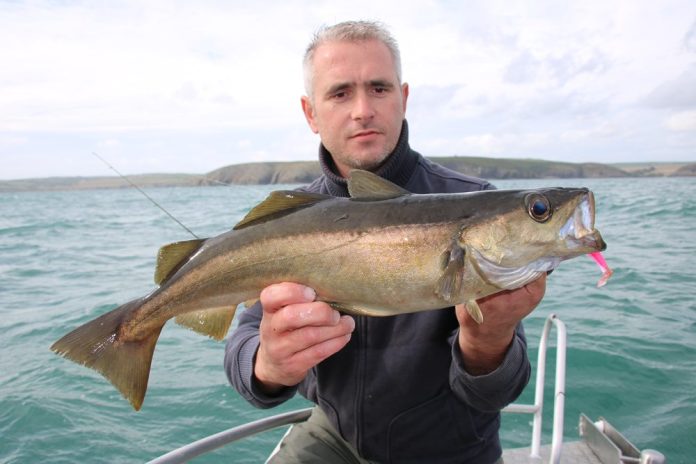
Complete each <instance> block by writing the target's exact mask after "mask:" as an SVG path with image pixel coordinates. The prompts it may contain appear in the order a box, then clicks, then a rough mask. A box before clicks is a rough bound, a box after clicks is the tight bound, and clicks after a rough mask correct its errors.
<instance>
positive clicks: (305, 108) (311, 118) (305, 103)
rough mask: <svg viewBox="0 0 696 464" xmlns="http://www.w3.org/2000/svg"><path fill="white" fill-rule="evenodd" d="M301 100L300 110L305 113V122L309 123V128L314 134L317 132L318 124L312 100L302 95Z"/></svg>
mask: <svg viewBox="0 0 696 464" xmlns="http://www.w3.org/2000/svg"><path fill="white" fill-rule="evenodd" d="M301 102H302V112H303V113H304V115H305V119H306V120H307V124H309V127H310V129H312V132H314V133H315V134H318V133H319V126H317V122H316V115H315V113H314V106H313V105H312V101H311V100H310V98H309V97H307V96H303V97H302V99H301Z"/></svg>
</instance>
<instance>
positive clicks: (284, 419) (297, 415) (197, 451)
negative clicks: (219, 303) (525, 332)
mask: <svg viewBox="0 0 696 464" xmlns="http://www.w3.org/2000/svg"><path fill="white" fill-rule="evenodd" d="M552 325H555V326H556V329H557V331H558V334H557V342H556V382H555V395H554V412H553V435H552V438H551V458H550V461H549V462H550V463H552V464H557V463H559V462H560V460H561V447H562V445H563V413H564V408H565V372H566V328H565V324H564V323H563V321H561V320H560V319H558V317H556V315H555V314H551V315H550V316H549V317H548V318H547V319H546V323H545V324H544V329H543V331H542V334H541V340H540V341H539V355H538V360H537V374H536V384H535V386H534V389H535V390H534V404H511V405H509V406H508V407H506V408H505V409H503V412H508V413H523V414H533V415H534V422H533V426H532V444H531V454H530V457H532V458H538V459H541V455H540V451H541V421H542V412H543V404H544V376H545V373H546V372H545V371H546V351H547V346H548V338H549V332H550V331H551V326H552ZM311 411H312V408H306V409H299V410H297V411H291V412H287V413H283V414H277V415H275V416H271V417H266V418H264V419H259V420H257V421H254V422H249V423H247V424H242V425H240V426H237V427H233V428H231V429H228V430H225V431H223V432H220V433H217V434H215V435H211V436H209V437H205V438H202V439H200V440H198V441H195V442H193V443H189V444H188V445H185V446H182V447H181V448H177V449H175V450H173V451H170V452H169V453H167V454H164V455H162V456H160V457H158V458H155V459H153V460H152V461H149V462H148V464H180V463H185V462H187V461H189V460H190V459H193V458H195V457H196V456H200V455H201V454H205V453H208V452H210V451H213V450H214V449H217V448H220V447H222V446H225V445H228V444H230V443H232V442H235V441H237V440H241V439H242V438H245V437H248V436H251V435H255V434H258V433H261V432H265V431H267V430H271V429H274V428H277V427H282V426H285V425H290V424H294V423H297V422H303V421H305V420H307V418H308V417H309V415H310V413H311Z"/></svg>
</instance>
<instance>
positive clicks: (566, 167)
mask: <svg viewBox="0 0 696 464" xmlns="http://www.w3.org/2000/svg"><path fill="white" fill-rule="evenodd" d="M430 159H431V160H433V161H434V162H436V163H439V164H442V165H444V166H446V167H448V168H450V169H454V170H456V171H459V172H462V173H464V174H467V175H471V176H475V177H482V178H485V179H491V180H501V179H562V178H610V177H641V178H644V177H691V176H696V163H689V162H641V163H616V164H600V163H566V162H559V161H546V160H534V159H505V158H481V157H430ZM319 175H320V169H319V165H318V163H317V162H315V161H294V162H293V161H291V162H266V163H243V164H234V165H229V166H225V167H221V168H219V169H216V170H214V171H211V172H208V173H204V174H185V173H180V174H169V173H159V174H158V173H152V174H137V175H129V176H127V177H128V179H130V180H131V181H132V182H133V183H135V184H136V185H138V186H139V187H145V188H154V187H195V186H215V185H268V184H303V183H308V182H310V181H311V180H313V179H315V178H316V177H318V176H319ZM128 187H131V185H130V184H129V183H128V182H127V181H126V180H125V179H123V178H121V177H118V176H93V177H77V176H76V177H47V178H32V179H15V180H0V192H30V191H64V190H93V189H118V188H128Z"/></svg>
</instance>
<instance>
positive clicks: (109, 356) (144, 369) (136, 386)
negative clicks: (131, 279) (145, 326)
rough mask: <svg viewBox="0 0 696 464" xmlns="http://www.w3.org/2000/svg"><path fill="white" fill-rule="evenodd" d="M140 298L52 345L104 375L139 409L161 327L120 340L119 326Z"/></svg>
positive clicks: (62, 353) (57, 351)
mask: <svg viewBox="0 0 696 464" xmlns="http://www.w3.org/2000/svg"><path fill="white" fill-rule="evenodd" d="M142 303H143V299H142V298H141V299H137V300H133V301H130V302H128V303H126V304H124V305H122V306H119V307H118V308H116V309H114V310H113V311H110V312H108V313H106V314H104V315H102V316H100V317H98V318H96V319H94V320H93V321H90V322H88V323H86V324H84V325H82V326H80V327H78V328H76V329H75V330H73V331H72V332H70V333H68V334H66V335H65V336H63V337H62V338H61V339H60V340H58V341H57V342H55V343H54V344H53V345H52V346H51V350H52V351H54V352H55V353H56V354H59V355H61V356H64V357H66V358H68V359H70V360H71V361H74V362H76V363H78V364H82V365H83V366H87V367H90V368H92V369H94V370H96V371H97V372H99V373H101V374H102V375H103V376H104V377H106V378H107V379H108V380H109V381H110V382H111V383H112V384H114V386H115V387H116V388H117V389H118V390H119V391H120V392H121V394H122V395H123V396H124V397H125V398H126V399H127V400H128V401H130V403H131V404H132V405H133V408H135V410H136V411H137V410H139V409H140V407H141V406H142V404H143V400H144V398H145V392H146V391H147V381H148V378H149V377H150V365H151V364H152V354H153V353H154V351H155V344H156V343H157V339H158V338H159V334H160V332H161V331H162V327H164V325H162V326H160V327H159V328H156V329H155V330H153V331H151V332H150V333H149V334H147V336H145V337H144V338H141V339H138V340H121V339H120V336H119V334H120V328H121V326H122V324H123V323H124V322H125V321H127V320H128V316H129V315H130V313H131V312H132V311H133V310H135V309H137V308H138V307H140V305H142Z"/></svg>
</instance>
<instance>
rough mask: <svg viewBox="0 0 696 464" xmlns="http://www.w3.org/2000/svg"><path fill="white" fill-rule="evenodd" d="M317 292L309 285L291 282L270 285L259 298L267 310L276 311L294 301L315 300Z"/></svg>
mask: <svg viewBox="0 0 696 464" xmlns="http://www.w3.org/2000/svg"><path fill="white" fill-rule="evenodd" d="M316 296H317V295H316V293H315V292H314V290H312V289H311V288H309V287H306V286H304V285H300V284H295V283H291V282H283V283H280V284H273V285H269V286H268V287H266V288H264V289H263V290H262V291H261V295H260V297H259V299H260V300H261V305H262V306H263V310H264V311H265V312H276V311H278V310H279V309H280V308H282V307H283V306H286V305H289V304H293V303H306V302H310V301H314V299H315V298H316Z"/></svg>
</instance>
